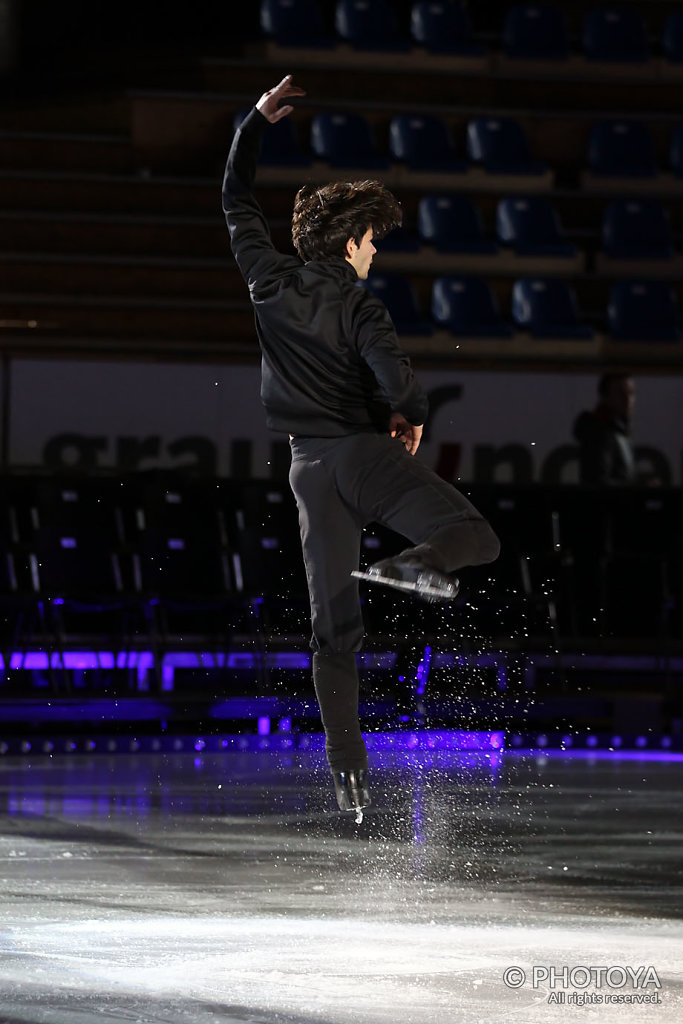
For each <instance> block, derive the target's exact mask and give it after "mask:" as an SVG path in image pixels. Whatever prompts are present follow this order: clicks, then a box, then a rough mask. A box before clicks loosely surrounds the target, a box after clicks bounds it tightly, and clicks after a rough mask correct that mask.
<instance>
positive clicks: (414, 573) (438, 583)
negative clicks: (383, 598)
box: [351, 555, 460, 601]
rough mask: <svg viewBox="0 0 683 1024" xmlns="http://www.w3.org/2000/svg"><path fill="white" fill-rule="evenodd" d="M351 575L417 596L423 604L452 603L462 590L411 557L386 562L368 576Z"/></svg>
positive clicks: (399, 557) (380, 563)
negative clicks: (428, 602) (435, 602)
mask: <svg viewBox="0 0 683 1024" xmlns="http://www.w3.org/2000/svg"><path fill="white" fill-rule="evenodd" d="M351 575H352V576H355V577H356V578H357V579H360V580H367V582H368V583H380V584H382V586H385V587H393V589H394V590H402V591H404V593H409V594H415V596H416V597H419V598H421V599H422V600H423V601H452V600H453V598H454V597H456V595H457V593H458V590H459V587H460V584H459V583H458V581H457V580H456V579H455V577H453V576H447V575H446V574H445V573H443V572H439V570H438V569H432V568H430V567H429V566H428V565H425V563H424V562H422V561H421V560H420V559H419V558H416V557H414V556H411V555H396V557H395V558H384V559H382V561H381V562H375V564H374V565H371V566H370V568H369V569H367V570H366V571H365V572H360V571H358V570H354V571H353V572H352V573H351Z"/></svg>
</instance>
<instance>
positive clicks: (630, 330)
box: [607, 281, 680, 342]
mask: <svg viewBox="0 0 683 1024" xmlns="http://www.w3.org/2000/svg"><path fill="white" fill-rule="evenodd" d="M607 325H608V328H609V331H610V334H611V335H612V337H613V338H614V339H615V340H616V341H668V342H672V341H678V340H679V337H680V329H679V326H678V311H677V308H676V299H675V296H674V293H673V290H672V289H671V287H670V286H669V285H668V284H665V283H664V282H663V281H618V282H617V283H616V284H614V285H612V287H611V289H610V293H609V302H608V305H607Z"/></svg>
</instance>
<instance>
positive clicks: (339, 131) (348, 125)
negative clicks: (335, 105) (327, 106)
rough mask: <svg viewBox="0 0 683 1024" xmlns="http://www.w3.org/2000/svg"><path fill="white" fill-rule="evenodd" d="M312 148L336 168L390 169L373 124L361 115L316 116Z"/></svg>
mask: <svg viewBox="0 0 683 1024" xmlns="http://www.w3.org/2000/svg"><path fill="white" fill-rule="evenodd" d="M311 148H312V149H313V152H314V153H315V155H316V156H318V157H320V159H321V160H326V161H327V162H328V163H330V164H331V165H332V166H333V167H367V168H368V169H373V170H375V169H386V168H387V167H388V166H389V161H388V160H386V159H385V158H384V157H382V156H380V155H379V153H378V152H377V146H376V145H375V140H374V138H373V134H372V130H371V128H370V125H369V124H368V122H367V121H366V120H365V118H364V117H361V115H360V114H347V113H342V112H337V111H330V112H325V113H323V114H316V115H315V117H314V118H313V120H312V122H311Z"/></svg>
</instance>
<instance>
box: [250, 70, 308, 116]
mask: <svg viewBox="0 0 683 1024" xmlns="http://www.w3.org/2000/svg"><path fill="white" fill-rule="evenodd" d="M305 95H306V93H305V92H304V90H303V89H300V88H299V86H298V85H293V84H292V76H291V75H285V77H284V78H283V79H282V81H281V82H279V83H278V84H277V85H276V86H275V87H274V88H273V89H269V90H268V92H264V94H263V96H262V97H261V99H260V100H259V101H258V103H257V104H256V109H257V110H260V111H261V113H262V114H263V116H264V117H265V118H266V120H268V121H270V123H271V124H275V122H276V121H280V120H281V119H282V118H283V117H287V115H288V114H291V113H292V111H293V110H294V107H293V106H292V105H291V103H286V104H285V105H284V106H283V107H281V106H279V104H280V101H281V100H284V99H290V97H292V96H305Z"/></svg>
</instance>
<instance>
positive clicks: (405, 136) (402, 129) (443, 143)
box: [389, 114, 467, 171]
mask: <svg viewBox="0 0 683 1024" xmlns="http://www.w3.org/2000/svg"><path fill="white" fill-rule="evenodd" d="M389 149H390V151H391V155H392V156H393V158H394V159H395V160H400V161H401V162H402V163H405V164H406V165H407V166H408V167H410V168H411V169H412V170H425V171H465V170H466V169H467V164H466V163H465V161H464V160H460V159H458V157H457V156H456V154H455V148H454V146H453V140H452V138H451V134H450V132H449V130H448V127H447V126H446V123H445V122H444V121H442V120H441V119H440V118H438V117H433V116H432V115H430V114H400V115H399V116H398V117H394V118H392V120H391V123H390V125H389Z"/></svg>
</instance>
